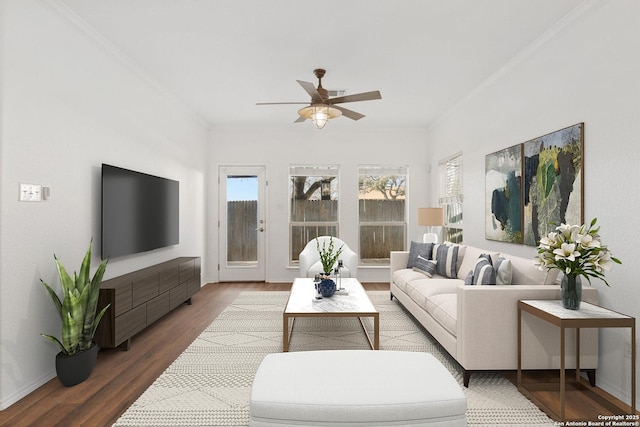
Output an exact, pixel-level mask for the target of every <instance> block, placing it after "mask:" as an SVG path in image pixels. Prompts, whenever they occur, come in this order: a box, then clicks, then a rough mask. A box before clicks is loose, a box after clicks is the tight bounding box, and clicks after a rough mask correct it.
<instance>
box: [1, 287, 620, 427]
mask: <svg viewBox="0 0 640 427" xmlns="http://www.w3.org/2000/svg"><path fill="white" fill-rule="evenodd" d="M290 286H291V285H290V284H285V283H224V284H220V283H216V284H209V285H206V286H204V287H203V288H202V290H201V291H200V292H199V293H197V294H196V295H195V296H194V297H193V299H192V301H193V304H192V305H186V304H183V305H181V306H180V307H178V308H177V309H176V310H174V311H172V312H171V313H169V314H168V315H167V316H165V317H163V318H162V319H160V320H158V321H157V322H156V323H155V324H153V325H152V326H151V327H149V328H147V329H145V330H144V331H143V332H141V333H140V334H138V335H136V336H135V337H134V338H133V339H132V341H131V349H130V350H129V351H122V350H119V349H112V350H102V351H100V352H99V354H98V364H97V366H96V368H95V370H94V372H93V373H92V375H91V377H90V378H89V379H88V380H87V381H85V382H84V383H82V384H78V385H76V386H74V387H69V388H67V387H64V386H63V385H62V384H60V382H59V381H58V379H57V378H54V379H52V380H51V381H49V382H48V383H46V384H45V385H43V386H42V387H40V388H38V389H37V390H35V391H34V392H33V393H31V394H29V395H28V396H26V397H24V398H23V399H22V400H20V401H18V402H16V403H15V404H13V405H12V406H10V407H9V408H7V409H6V410H4V411H0V425H2V426H47V427H50V426H65V427H67V426H109V425H111V424H112V423H114V422H115V421H116V420H117V419H118V418H119V417H120V415H121V414H122V413H123V412H124V411H125V410H126V409H127V408H128V407H129V406H130V405H131V404H132V403H133V402H134V401H135V400H136V399H137V398H138V397H139V396H140V395H141V394H142V392H144V390H146V389H147V387H149V385H151V383H152V382H153V381H154V380H155V379H156V378H157V377H158V376H159V375H160V374H161V373H162V372H163V371H164V370H165V369H166V368H167V367H168V366H169V365H170V364H171V362H173V361H174V360H175V359H176V358H177V357H178V355H180V353H182V351H183V350H184V349H185V348H186V347H187V346H188V345H189V344H190V343H191V342H192V341H193V340H194V339H195V338H196V337H197V336H198V335H199V334H200V333H201V332H202V331H203V330H204V329H205V328H206V327H207V326H208V325H209V324H210V323H211V322H212V321H213V319H215V318H216V317H217V316H218V315H219V314H220V313H221V312H222V311H223V310H224V309H225V307H226V306H227V305H229V303H231V302H232V301H233V300H234V299H235V298H236V297H237V296H238V294H239V293H240V292H242V291H255V290H267V291H277V290H289V288H290ZM365 288H366V289H368V290H388V289H389V284H388V283H367V284H365ZM506 375H507V377H508V378H510V379H511V380H512V381H514V382H515V373H511V372H507V373H506ZM525 379H526V381H540V382H543V383H549V384H552V383H554V382H557V381H558V373H557V371H555V375H554V373H553V372H550V373H547V372H542V373H528V374H527V375H526V377H525ZM471 382H472V384H471V386H473V376H472V378H471ZM537 393H538V395H539V396H538V397H539V398H540V399H541V400H543V401H553V400H554V399H556V397H554V396H555V394H554V393H551V392H545V391H540V392H537ZM625 407H626V412H625V409H624V408H625ZM620 408H623V409H620ZM629 410H630V408H629V407H628V405H624V404H623V403H622V402H620V401H618V400H617V399H615V398H613V397H611V396H609V395H608V394H607V393H604V392H603V391H602V390H599V389H592V388H591V387H588V389H587V392H582V393H577V392H576V393H573V392H571V393H569V395H568V403H567V414H568V415H569V417H570V418H575V419H580V420H597V416H598V415H606V414H621V413H629V412H628V411H629Z"/></svg>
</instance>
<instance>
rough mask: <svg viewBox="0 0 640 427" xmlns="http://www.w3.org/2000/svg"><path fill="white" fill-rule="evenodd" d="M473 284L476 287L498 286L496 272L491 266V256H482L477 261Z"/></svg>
mask: <svg viewBox="0 0 640 427" xmlns="http://www.w3.org/2000/svg"><path fill="white" fill-rule="evenodd" d="M473 284H474V285H495V284H496V272H495V270H494V269H493V265H492V264H491V255H488V254H482V255H480V256H479V257H478V260H477V261H476V266H475V268H474V269H473Z"/></svg>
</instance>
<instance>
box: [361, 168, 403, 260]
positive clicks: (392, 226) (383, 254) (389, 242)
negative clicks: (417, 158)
mask: <svg viewBox="0 0 640 427" xmlns="http://www.w3.org/2000/svg"><path fill="white" fill-rule="evenodd" d="M406 182H407V168H406V167H405V166H401V167H388V166H360V167H359V168H358V207H359V209H358V227H359V230H358V231H359V248H358V254H359V256H360V263H362V264H368V265H388V264H389V257H390V255H389V252H391V251H403V250H405V248H406V233H407V223H406V219H405V210H406V209H405V208H406V203H407V199H406V197H407V196H406Z"/></svg>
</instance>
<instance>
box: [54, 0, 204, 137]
mask: <svg viewBox="0 0 640 427" xmlns="http://www.w3.org/2000/svg"><path fill="white" fill-rule="evenodd" d="M46 3H48V5H49V6H50V7H51V9H53V10H54V11H55V12H56V13H57V14H59V15H60V16H62V17H63V18H64V19H65V20H67V21H68V22H70V23H71V24H73V25H74V26H75V27H76V28H77V29H78V30H79V34H80V35H82V36H83V37H84V38H85V39H86V40H88V41H90V42H92V43H93V44H94V45H95V46H97V47H98V48H100V49H102V51H103V52H105V53H106V54H107V55H109V56H110V57H112V58H113V59H115V60H116V61H117V62H118V63H120V64H121V65H124V66H125V67H126V68H127V69H129V71H131V72H132V73H133V74H134V75H136V76H137V77H138V78H140V79H141V80H143V81H144V82H145V83H147V84H149V85H150V86H151V87H153V88H154V89H155V90H156V91H158V92H159V93H160V94H162V95H163V96H164V97H165V98H167V99H168V100H169V101H170V102H171V103H172V104H174V105H175V106H176V107H178V108H179V109H181V110H182V111H184V112H185V113H187V114H188V115H189V116H191V117H192V118H193V119H194V120H195V121H196V122H198V124H200V125H201V126H203V127H204V128H205V129H206V130H208V129H209V128H210V127H211V124H210V123H209V122H208V121H207V120H205V119H204V117H202V116H201V115H200V114H198V113H196V112H195V111H194V110H193V109H191V108H190V107H189V106H187V104H185V103H184V101H182V100H181V99H180V98H178V97H177V96H176V95H175V94H174V93H173V92H171V91H170V90H168V89H166V88H165V87H164V86H163V85H162V84H160V83H159V82H158V81H157V80H156V79H154V78H153V77H151V75H150V74H149V73H147V72H146V71H144V70H143V69H141V68H140V67H139V66H138V64H136V62H135V61H133V59H131V57H130V56H128V55H127V54H126V53H124V52H123V51H122V50H121V49H120V48H118V47H117V46H116V45H114V44H113V43H112V42H111V41H110V40H108V39H107V38H106V37H105V36H104V35H102V33H100V32H99V31H98V30H96V29H95V28H94V27H93V26H92V25H91V24H89V23H88V22H87V21H85V20H84V19H83V18H82V17H81V16H80V15H78V14H77V13H76V12H74V11H73V10H72V9H71V8H70V7H69V6H67V5H66V4H65V3H64V2H63V1H62V0H47V1H46Z"/></svg>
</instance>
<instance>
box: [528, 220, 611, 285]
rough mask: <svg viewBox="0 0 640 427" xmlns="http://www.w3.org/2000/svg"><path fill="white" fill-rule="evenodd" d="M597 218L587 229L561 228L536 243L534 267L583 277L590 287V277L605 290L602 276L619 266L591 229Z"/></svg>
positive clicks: (595, 228) (564, 225)
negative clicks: (601, 282) (614, 266)
mask: <svg viewBox="0 0 640 427" xmlns="http://www.w3.org/2000/svg"><path fill="white" fill-rule="evenodd" d="M596 220H597V218H594V219H593V220H592V221H591V224H590V225H589V226H587V225H586V224H582V225H568V224H561V225H559V226H558V227H556V230H555V231H552V232H550V233H549V234H547V236H546V237H543V238H542V239H540V244H539V245H538V256H537V257H536V258H535V260H534V263H535V264H536V265H537V266H538V268H539V269H540V270H544V269H547V270H551V269H552V268H557V269H559V270H562V271H563V272H564V273H565V274H566V275H567V276H584V277H586V278H587V280H588V281H589V283H591V279H590V278H591V277H597V278H598V279H601V280H602V281H603V282H604V283H605V285H607V286H609V283H607V281H606V279H605V278H604V273H605V272H606V271H609V270H611V267H613V264H614V263H616V264H622V262H620V260H619V259H617V258H614V257H613V256H611V251H610V250H609V248H608V247H607V246H605V245H603V244H602V241H601V240H600V235H599V234H598V231H599V230H600V227H595V225H596Z"/></svg>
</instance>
